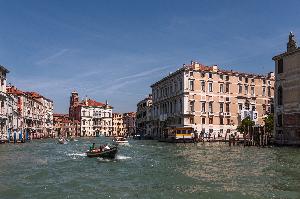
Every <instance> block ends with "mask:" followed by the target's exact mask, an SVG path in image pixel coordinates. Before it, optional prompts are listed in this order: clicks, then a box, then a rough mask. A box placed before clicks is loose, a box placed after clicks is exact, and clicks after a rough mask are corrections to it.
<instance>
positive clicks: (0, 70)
mask: <svg viewBox="0 0 300 199" xmlns="http://www.w3.org/2000/svg"><path fill="white" fill-rule="evenodd" d="M7 73H9V71H8V70H7V69H6V68H5V67H3V66H1V65H0V81H1V85H0V141H1V140H7V133H8V132H7V130H8V118H7V99H8V96H7V93H6V74H7Z"/></svg>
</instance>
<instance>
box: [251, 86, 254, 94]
mask: <svg viewBox="0 0 300 199" xmlns="http://www.w3.org/2000/svg"><path fill="white" fill-rule="evenodd" d="M251 95H254V87H251Z"/></svg>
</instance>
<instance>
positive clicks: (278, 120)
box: [277, 114, 282, 127]
mask: <svg viewBox="0 0 300 199" xmlns="http://www.w3.org/2000/svg"><path fill="white" fill-rule="evenodd" d="M277 126H278V127H282V115H281V114H279V115H277Z"/></svg>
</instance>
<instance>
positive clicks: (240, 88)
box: [239, 84, 243, 94]
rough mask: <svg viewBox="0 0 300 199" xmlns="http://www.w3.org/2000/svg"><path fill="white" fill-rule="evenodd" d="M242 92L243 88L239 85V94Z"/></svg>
mask: <svg viewBox="0 0 300 199" xmlns="http://www.w3.org/2000/svg"><path fill="white" fill-rule="evenodd" d="M242 92H243V86H242V85H241V84H240V85H239V94H241V93H242Z"/></svg>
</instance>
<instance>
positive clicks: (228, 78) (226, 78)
mask: <svg viewBox="0 0 300 199" xmlns="http://www.w3.org/2000/svg"><path fill="white" fill-rule="evenodd" d="M205 74H206V73H205V72H202V73H201V77H203V78H204V77H205ZM189 75H190V76H191V77H192V76H193V75H194V72H193V71H190V74H189ZM215 75H218V76H219V78H220V79H221V80H226V81H229V80H230V76H228V75H223V74H215ZM208 78H209V79H212V78H213V73H208ZM238 79H239V81H243V79H244V80H245V83H249V82H251V83H254V78H248V77H243V76H239V77H238ZM262 81H263V84H266V80H265V79H262ZM268 83H269V84H270V81H268Z"/></svg>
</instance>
